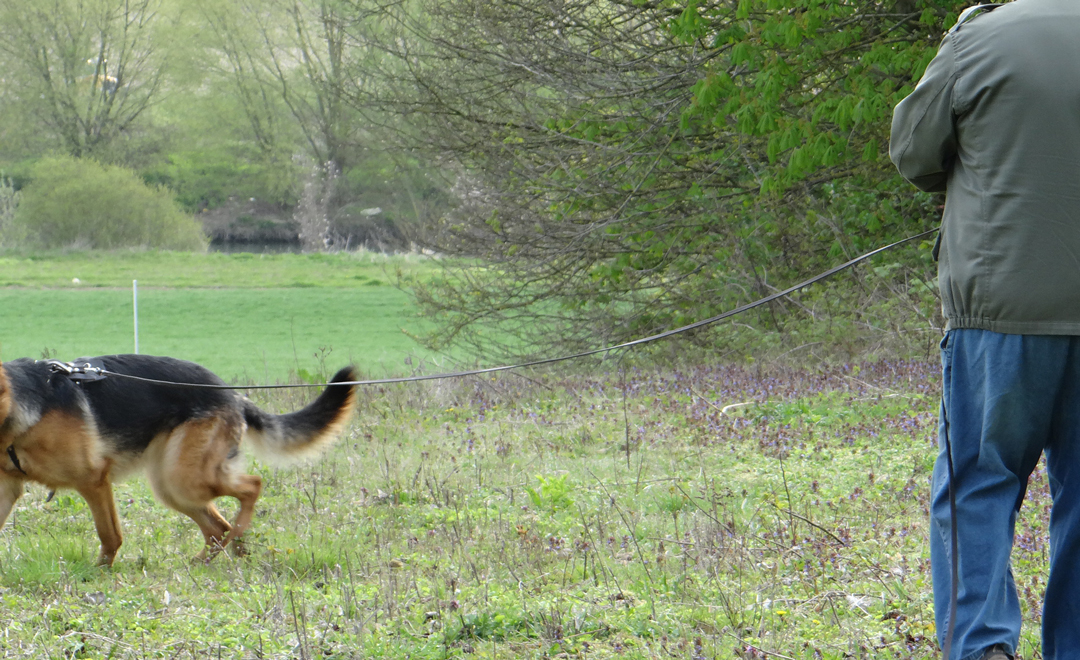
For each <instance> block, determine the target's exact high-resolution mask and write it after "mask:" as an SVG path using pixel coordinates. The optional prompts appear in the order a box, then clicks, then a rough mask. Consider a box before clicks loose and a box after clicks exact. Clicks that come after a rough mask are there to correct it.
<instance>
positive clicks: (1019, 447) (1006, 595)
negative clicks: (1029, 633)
mask: <svg viewBox="0 0 1080 660" xmlns="http://www.w3.org/2000/svg"><path fill="white" fill-rule="evenodd" d="M941 363H942V376H943V379H942V391H943V397H942V401H943V410H942V420H941V424H940V426H939V447H940V450H941V452H940V454H939V455H938V458H937V463H936V464H935V466H934V475H933V482H932V492H931V498H932V500H931V509H930V558H931V566H932V569H931V570H932V574H933V580H934V605H935V616H936V619H937V631H938V641H939V643H942V644H943V643H944V639H945V635H946V634H947V632H948V630H947V627H948V621H949V605H950V585H951V583H952V571H951V564H950V556H951V538H950V535H951V525H952V518H951V516H950V515H949V493H948V466H947V463H946V457H945V429H946V425H945V419H946V415H947V419H948V422H949V424H948V430H949V439H950V441H951V445H952V454H953V464H954V467H955V471H956V473H955V482H954V487H955V491H956V505H957V537H958V541H959V545H958V547H959V553H958V554H959V577H960V580H959V594H958V599H957V608H956V630H955V633H954V636H953V646H952V654H951V655H952V658H951V659H949V660H953V659H957V660H971V659H974V658H978V657H979V654H980V653H982V652H983V651H984V650H985V649H987V648H988V647H990V646H993V645H995V644H1003V645H1004V646H1005V647H1006V650H1007V651H1008V652H1009V653H1010V654H1012V653H1014V652H1015V650H1016V645H1017V643H1018V641H1019V639H1020V602H1019V600H1018V598H1017V594H1016V587H1015V585H1014V583H1013V577H1012V570H1011V568H1010V563H1009V555H1010V552H1011V550H1012V543H1013V530H1014V526H1015V523H1016V514H1017V511H1018V510H1019V508H1020V504H1021V502H1022V501H1023V499H1024V493H1025V491H1026V489H1027V481H1028V476H1029V475H1030V474H1031V471H1032V470H1033V469H1034V468H1035V465H1036V463H1037V462H1038V460H1039V455H1040V454H1042V453H1043V452H1045V453H1046V462H1047V472H1048V475H1049V478H1050V492H1051V495H1052V496H1053V500H1054V504H1053V509H1052V511H1051V514H1050V530H1049V531H1050V575H1049V578H1048V580H1047V588H1046V597H1045V601H1044V604H1043V649H1042V652H1043V658H1045V659H1046V660H1057V659H1060V658H1066V657H1071V658H1077V657H1080V337H1074V336H1053V335H1006V334H1000V333H995V332H989V331H986V330H974V329H960V330H952V331H950V332H949V333H948V334H947V336H946V337H945V339H944V341H942V343H941Z"/></svg>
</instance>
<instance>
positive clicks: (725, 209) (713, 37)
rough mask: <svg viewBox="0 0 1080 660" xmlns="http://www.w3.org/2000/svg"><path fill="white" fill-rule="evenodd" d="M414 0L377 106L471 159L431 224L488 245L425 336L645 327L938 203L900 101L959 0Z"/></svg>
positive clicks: (748, 295) (774, 282)
mask: <svg viewBox="0 0 1080 660" xmlns="http://www.w3.org/2000/svg"><path fill="white" fill-rule="evenodd" d="M419 4H420V9H419V11H416V12H401V13H399V14H397V15H395V16H394V19H395V20H396V21H397V25H398V26H399V30H400V36H399V38H398V39H397V40H396V41H395V42H393V43H387V45H386V47H387V50H388V51H390V52H392V53H394V54H395V55H396V56H397V62H398V65H397V66H396V67H395V68H394V69H392V70H387V71H386V72H385V73H386V83H385V89H386V90H388V91H387V93H386V94H385V95H384V96H383V100H385V101H386V103H387V105H388V106H391V107H395V108H397V109H398V110H399V111H401V112H407V113H411V115H412V116H413V117H415V118H416V120H417V121H415V122H413V127H414V131H415V133H414V136H415V137H416V140H415V144H417V145H419V146H422V147H424V148H427V149H430V150H432V151H434V152H436V153H438V154H439V155H440V156H441V157H443V158H445V159H447V160H448V161H450V162H453V163H454V164H455V165H456V166H457V167H458V170H457V171H458V174H459V176H458V185H457V190H456V192H457V194H458V199H459V201H460V205H459V207H458V209H457V211H456V212H455V213H453V214H451V215H450V216H448V217H447V218H446V219H445V222H444V223H443V224H442V226H441V227H440V228H439V229H440V231H439V232H438V233H437V234H436V235H434V237H433V238H432V240H433V242H434V243H436V244H437V245H438V247H439V248H440V249H441V250H443V251H445V252H449V253H451V254H457V255H463V256H471V257H477V258H479V259H478V261H477V262H473V263H475V264H478V265H475V266H473V265H466V266H462V267H459V268H456V269H455V268H451V269H449V270H448V271H447V273H446V276H445V278H443V279H442V280H441V281H438V282H436V283H434V284H432V285H431V286H429V287H427V288H424V289H421V291H420V300H421V303H422V304H423V306H424V309H425V312H426V313H427V314H428V315H429V316H430V317H431V318H434V319H436V320H437V321H439V322H440V326H439V327H440V330H439V331H438V332H436V333H435V334H434V335H432V336H431V337H430V340H431V341H432V342H433V343H440V342H450V341H465V342H475V343H476V344H477V345H479V344H483V343H487V344H490V341H491V340H492V338H493V337H505V338H507V341H506V344H505V346H506V348H507V349H509V350H517V349H519V348H520V347H522V346H527V347H543V346H550V345H551V344H552V343H553V342H563V343H566V342H569V343H571V344H577V345H588V344H592V343H595V342H597V341H609V342H614V341H619V340H623V339H628V338H631V337H636V336H641V335H645V334H649V333H651V332H654V331H657V330H660V329H664V328H668V327H671V326H675V325H679V324H682V323H684V322H688V321H691V320H697V319H700V318H704V317H707V316H710V315H712V314H714V313H715V312H717V311H718V310H721V309H726V308H729V307H731V306H733V305H735V304H737V303H740V302H746V301H747V300H749V299H753V298H757V297H759V296H760V295H763V294H766V293H771V292H772V291H774V290H776V288H778V287H780V286H781V285H783V284H787V283H790V282H791V280H792V279H793V278H794V277H796V276H797V275H800V274H805V273H806V272H807V271H812V270H814V269H818V268H820V267H821V266H824V265H825V264H829V265H832V264H833V263H834V262H835V261H836V260H837V259H839V258H840V257H842V256H844V255H845V254H846V253H851V252H858V251H860V250H862V249H864V248H866V247H869V246H874V245H878V244H880V243H881V242H883V241H886V240H889V239H892V238H896V237H899V236H901V235H906V234H909V233H914V232H915V231H917V230H921V229H924V228H928V227H929V226H931V225H932V223H933V221H934V219H935V217H934V216H935V215H936V213H935V210H934V206H933V203H934V200H933V199H932V198H930V197H928V196H926V195H915V194H912V191H911V190H910V189H909V188H908V187H907V186H906V185H904V184H903V183H902V181H900V180H899V178H898V177H897V176H896V175H895V173H894V170H893V168H892V166H891V165H890V164H889V163H888V159H887V156H886V153H887V141H888V130H889V117H890V115H891V109H892V107H893V105H894V104H895V103H896V102H897V101H898V100H899V99H900V98H902V96H903V95H904V94H905V93H906V92H907V91H909V90H910V89H911V86H912V85H913V82H914V81H915V80H917V79H918V76H919V75H920V73H921V71H922V68H923V67H924V66H925V63H926V62H927V61H928V60H929V58H930V57H931V56H932V55H933V53H934V51H935V49H936V46H937V43H938V41H939V39H940V37H941V34H942V30H943V28H944V27H946V26H948V25H950V24H951V23H952V22H954V21H955V16H956V11H957V9H958V7H959V6H960V5H961V4H962V3H958V2H952V1H947V0H911V1H899V2H898V1H877V2H867V1H861V0H860V1H859V2H854V1H850V0H848V1H845V0H837V1H830V2H822V1H819V0H715V1H713V2H705V1H699V0H691V1H690V2H688V3H687V2H670V1H660V2H634V1H629V0H627V1H623V0H609V1H606V2H602V3H597V2H592V1H590V0H567V1H565V2H559V3H518V2H511V3H510V4H508V5H500V6H499V7H494V6H492V5H490V4H489V3H486V2H481V1H480V0H419ZM924 277H925V276H924ZM764 314H765V319H766V320H768V321H769V322H770V323H777V322H781V321H780V318H781V317H780V316H777V310H776V309H775V308H774V309H773V310H771V311H766V312H764Z"/></svg>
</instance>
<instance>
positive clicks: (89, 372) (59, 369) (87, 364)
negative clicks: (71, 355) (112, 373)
mask: <svg viewBox="0 0 1080 660" xmlns="http://www.w3.org/2000/svg"><path fill="white" fill-rule="evenodd" d="M42 361H43V362H45V363H46V364H47V365H49V369H50V370H51V371H52V372H53V373H56V374H64V375H65V376H67V377H68V378H70V379H71V380H74V381H95V380H102V379H103V378H105V376H106V374H105V368H104V367H103V366H102V365H101V363H100V362H98V363H96V364H95V361H94V360H90V359H89V358H79V359H77V360H73V361H72V362H61V361H60V360H42Z"/></svg>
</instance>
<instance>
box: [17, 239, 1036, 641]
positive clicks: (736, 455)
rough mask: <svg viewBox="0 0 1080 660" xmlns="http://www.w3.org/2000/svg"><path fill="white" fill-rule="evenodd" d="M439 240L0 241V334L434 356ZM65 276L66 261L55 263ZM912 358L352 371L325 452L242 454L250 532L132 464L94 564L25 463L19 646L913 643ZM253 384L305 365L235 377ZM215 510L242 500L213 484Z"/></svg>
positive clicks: (103, 344) (1032, 516) (319, 360)
mask: <svg viewBox="0 0 1080 660" xmlns="http://www.w3.org/2000/svg"><path fill="white" fill-rule="evenodd" d="M435 268H436V266H435V265H434V264H432V263H431V262H429V261H424V260H416V259H411V258H405V257H399V258H393V259H387V258H383V257H379V256H378V255H330V256H313V257H309V256H304V255H279V256H266V257H257V256H253V255H217V254H208V255H186V254H169V253H164V254H155V253H140V252H134V253H115V254H81V253H72V254H55V255H44V256H41V255H33V256H26V255H24V256H11V255H9V256H7V257H5V258H4V259H3V260H2V261H0V280H2V282H3V286H2V287H0V300H2V301H3V304H4V310H5V311H4V316H3V318H4V322H3V328H2V334H0V342H2V351H3V357H4V358H9V357H14V356H17V355H40V354H41V353H42V352H45V351H47V352H48V353H49V354H57V355H60V356H62V357H70V358H74V357H78V356H80V355H85V354H91V353H104V352H113V351H127V350H130V348H131V335H130V329H131V324H130V320H131V319H130V313H131V290H130V280H132V279H138V280H139V282H140V341H141V348H142V349H143V350H144V352H152V353H166V354H170V355H176V356H180V357H186V358H189V359H194V360H197V361H200V362H203V363H205V364H207V365H208V366H211V367H212V368H214V369H215V370H217V371H219V372H220V373H222V375H224V376H226V377H227V378H235V379H241V380H250V381H257V382H258V381H278V380H285V379H289V378H296V377H298V376H299V377H301V378H317V377H321V376H324V375H325V371H329V370H331V369H333V368H335V367H337V366H338V365H339V364H342V363H344V362H346V361H353V362H355V363H357V364H358V365H360V366H361V367H362V368H363V369H365V370H366V371H367V372H368V373H371V374H373V375H382V374H383V373H402V372H408V371H410V370H414V369H420V368H423V369H427V370H429V371H430V370H433V369H430V367H432V366H434V365H432V364H431V363H428V362H425V360H432V359H435V358H434V356H430V355H425V354H424V353H423V352H422V351H420V350H419V349H418V348H417V347H416V345H415V344H413V343H411V341H410V340H409V339H408V337H407V336H406V334H405V333H403V332H402V330H403V329H406V330H414V329H416V328H417V327H418V326H417V325H415V324H416V322H417V319H416V318H415V317H414V316H413V312H412V308H411V307H410V303H409V298H408V295H407V294H406V293H405V292H404V291H402V290H399V289H398V288H396V287H395V286H393V285H392V282H396V281H408V280H409V278H424V277H429V276H431V275H432V274H433V273H434V272H435V270H434V269H435ZM75 278H77V279H78V280H79V281H78V282H77V283H76V282H73V281H72V280H73V279H75ZM939 380H940V375H939V371H938V366H937V365H936V364H935V361H934V359H933V358H927V359H924V360H907V359H899V358H896V357H886V358H881V359H877V360H874V361H870V362H862V363H859V362H853V363H850V364H830V363H827V362H824V361H821V362H813V363H803V364H797V365H793V364H785V363H782V362H773V363H769V362H768V361H766V360H761V361H757V362H754V363H753V364H750V365H739V364H718V363H714V362H710V361H707V360H695V359H694V358H693V357H692V356H691V352H686V353H684V356H683V358H682V362H681V363H679V364H666V365H654V366H652V367H645V366H635V367H634V368H628V367H627V366H626V364H624V363H623V362H622V361H620V360H619V358H618V356H610V357H609V358H608V359H606V360H604V361H592V362H588V363H586V364H579V365H562V366H561V367H560V368H559V369H554V368H543V369H532V370H528V371H524V372H521V373H517V372H510V373H501V374H497V375H493V376H486V377H470V378H460V379H451V380H440V381H430V382H423V383H409V384H397V385H386V386H378V387H365V388H361V390H360V393H359V399H360V404H359V406H358V409H357V413H356V417H355V419H354V421H353V422H352V423H351V424H350V426H349V427H348V429H347V430H346V432H345V434H344V437H343V438H342V439H341V440H340V441H339V442H338V443H337V444H336V445H335V446H334V447H333V448H331V449H330V450H329V451H328V452H327V454H326V455H325V456H324V457H322V458H321V459H320V460H318V461H317V462H315V463H311V464H302V465H296V466H292V467H275V466H270V465H265V464H262V463H260V462H258V461H256V460H251V461H250V463H249V466H248V469H249V471H251V472H252V473H254V474H258V475H260V476H262V477H263V478H264V480H265V482H266V488H265V490H264V493H263V497H262V499H260V501H259V504H258V506H257V510H256V516H255V519H254V522H253V524H252V527H251V529H250V531H249V533H248V534H247V536H246V544H245V545H246V549H247V554H246V555H245V556H242V557H234V556H232V555H222V556H220V557H218V558H217V559H215V560H214V561H213V562H212V563H210V564H208V565H206V564H201V563H192V562H191V559H190V558H191V557H192V556H194V555H195V554H196V552H198V550H199V549H200V543H201V536H200V535H199V533H198V530H197V529H196V527H195V526H194V524H193V523H192V522H191V521H190V520H188V519H187V518H185V517H184V516H182V515H180V514H177V513H175V512H171V511H169V510H167V509H166V508H164V507H163V506H162V505H160V504H159V503H157V502H155V499H154V496H153V494H152V493H151V492H150V489H149V487H148V486H147V485H146V483H145V481H144V480H142V479H140V478H137V477H133V478H132V479H130V480H127V481H125V482H122V483H120V484H118V485H117V486H116V489H115V490H116V499H117V502H118V509H119V514H120V518H121V522H122V526H123V528H124V530H125V544H124V546H123V547H122V548H121V550H120V553H119V555H118V559H117V561H116V564H115V566H114V567H113V568H112V569H100V568H97V567H96V566H94V560H95V558H96V553H97V538H96V535H95V533H94V528H93V523H92V521H91V519H90V515H89V512H88V510H87V507H86V505H85V503H84V502H83V500H82V499H81V498H80V497H79V496H78V495H76V494H74V493H68V492H61V493H58V494H57V495H56V496H55V497H52V498H50V497H49V495H48V493H47V492H46V491H45V489H44V488H42V487H39V486H33V485H32V486H29V487H28V488H27V494H26V495H25V496H24V497H23V498H22V500H21V501H20V502H19V503H18V504H17V506H16V508H15V511H14V513H13V515H12V517H11V519H10V520H9V523H8V525H7V527H5V529H4V530H3V532H2V533H0V608H2V610H0V611H2V612H3V614H4V617H5V621H6V623H5V627H4V630H3V632H2V634H0V655H2V656H3V657H12V658H124V659H130V660H144V659H148V658H160V659H163V660H166V659H167V660H186V659H191V660H195V659H203V658H235V659H244V660H248V659H263V658H273V659H280V660H286V659H288V660H292V659H299V660H313V659H314V658H335V659H354V658H357V659H359V658H388V659H394V660H397V659H403V658H413V659H431V660H442V659H445V658H470V659H472V658H476V659H481V658H484V659H491V660H495V659H496V658H507V659H512V658H529V659H537V660H541V659H543V660H548V659H564V658H565V659H570V658H574V659H581V660H585V659H588V658H596V659H613V660H615V659H618V660H622V659H627V660H636V659H649V660H654V659H655V660H660V659H667V658H688V659H690V660H712V659H714V658H738V659H743V660H764V659H766V658H770V659H780V660H819V659H828V660H851V659H867V660H869V659H878V658H894V659H898V660H899V659H908V658H915V659H919V660H923V659H925V660H929V659H931V658H936V657H938V655H939V651H938V649H937V646H936V642H935V626H934V619H933V607H932V600H931V595H930V594H931V586H930V572H929V558H928V550H927V544H926V535H927V524H926V520H927V506H928V501H929V487H928V483H929V479H930V472H931V469H932V465H933V459H934V456H935V453H936V447H935V441H936V429H937V417H936V405H937V400H938V396H939V395H938V392H939V391H940V390H939V387H940V384H939ZM251 396H252V398H253V399H254V400H255V401H256V403H257V404H258V405H260V406H262V407H264V408H266V409H268V410H271V411H274V412H285V411H289V410H294V409H296V408H297V407H299V406H301V405H303V404H304V403H305V402H306V401H307V400H309V398H310V397H311V396H313V393H312V392H310V391H308V390H274V391H255V392H252V393H251ZM219 505H220V506H221V507H222V508H223V510H224V511H225V512H226V515H232V513H233V512H234V511H235V503H234V502H232V501H230V500H223V501H219ZM1048 516H1049V489H1048V487H1047V484H1046V479H1045V476H1044V472H1043V470H1042V468H1041V467H1040V468H1039V469H1038V470H1037V471H1036V475H1035V477H1034V478H1033V480H1032V482H1031V484H1030V485H1029V488H1028V503H1027V504H1026V505H1025V507H1024V509H1023V510H1022V512H1021V515H1020V517H1019V519H1018V522H1017V544H1016V548H1015V553H1014V564H1013V569H1014V573H1015V578H1016V582H1017V585H1018V587H1019V589H1020V593H1021V595H1022V606H1023V609H1024V617H1025V626H1026V628H1025V632H1024V635H1023V637H1022V640H1021V645H1020V648H1019V656H1020V657H1022V658H1037V657H1040V656H1039V655H1038V649H1039V646H1038V624H1039V621H1040V616H1041V614H1040V612H1041V610H1040V598H1041V593H1042V585H1043V584H1045V572H1046V561H1047V544H1046V539H1045V533H1046V529H1047V526H1048Z"/></svg>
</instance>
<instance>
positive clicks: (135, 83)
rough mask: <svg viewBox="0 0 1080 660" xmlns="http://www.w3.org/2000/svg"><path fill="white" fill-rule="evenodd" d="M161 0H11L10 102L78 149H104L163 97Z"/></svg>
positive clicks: (6, 29)
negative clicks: (13, 91) (13, 84)
mask: <svg viewBox="0 0 1080 660" xmlns="http://www.w3.org/2000/svg"><path fill="white" fill-rule="evenodd" d="M160 10H161V3H160V2H159V1H158V0H78V1H76V0H44V1H43V2H41V1H36V0H6V1H5V2H4V3H3V4H2V5H0V53H2V55H3V60H4V63H5V65H6V67H7V71H6V77H8V78H9V80H12V81H14V82H17V84H18V85H19V86H20V90H21V91H20V93H19V94H8V95H6V96H5V98H4V99H3V100H4V101H5V105H8V106H10V108H11V110H14V111H17V112H18V114H19V116H21V117H22V118H23V119H24V120H25V121H31V122H35V124H36V125H37V126H39V127H41V128H42V129H43V130H45V131H47V132H48V134H49V137H50V138H51V139H52V140H54V141H55V142H56V143H57V144H58V145H59V146H61V147H62V149H63V150H64V151H66V152H67V153H69V154H71V155H73V156H83V155H88V154H94V153H97V154H101V153H102V152H103V151H104V150H106V149H107V148H108V146H109V145H110V143H111V142H112V141H114V140H115V139H116V138H118V137H120V136H121V135H123V134H125V133H127V132H130V131H132V130H133V129H135V128H136V127H137V126H138V122H139V121H140V120H141V119H143V118H144V116H145V114H146V113H147V111H148V109H149V108H150V107H151V105H152V104H153V103H154V102H155V101H156V100H157V98H158V96H159V95H160V92H161V89H162V83H163V80H164V73H165V65H166V59H167V58H166V57H165V56H164V53H163V51H164V50H165V49H164V48H161V47H160V46H161V40H160V35H159V34H158V30H159V29H161V28H162V27H164V26H163V25H162V23H163V22H165V19H164V18H163V15H162V13H161V11H160Z"/></svg>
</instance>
